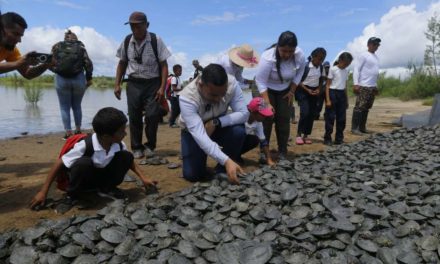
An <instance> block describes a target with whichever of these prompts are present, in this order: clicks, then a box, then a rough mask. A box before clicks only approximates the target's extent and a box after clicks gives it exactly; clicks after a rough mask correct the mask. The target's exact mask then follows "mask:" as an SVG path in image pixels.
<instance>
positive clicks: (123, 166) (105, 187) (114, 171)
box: [30, 107, 157, 213]
mask: <svg viewBox="0 0 440 264" xmlns="http://www.w3.org/2000/svg"><path fill="white" fill-rule="evenodd" d="M92 126H93V130H94V131H95V133H94V134H93V135H91V136H87V137H85V139H84V140H81V141H78V142H77V143H76V144H75V145H74V146H73V148H72V149H70V151H68V152H67V153H65V154H64V155H63V156H62V157H61V158H59V159H58V160H57V161H56V162H55V164H54V166H53V167H52V169H51V171H50V172H49V174H48V176H47V178H46V181H45V183H44V185H43V186H42V187H41V189H40V191H39V192H38V193H37V194H36V195H35V196H34V198H33V199H32V201H31V203H30V207H31V208H35V207H37V206H42V205H44V203H45V201H46V197H47V193H48V192H49V189H50V186H51V184H52V182H53V181H54V180H55V179H56V178H57V177H58V176H59V175H60V172H61V171H65V172H66V173H67V175H68V181H69V183H68V185H67V189H66V192H67V195H66V197H65V198H64V199H63V200H62V201H61V203H60V204H59V206H57V208H60V209H61V211H62V212H63V213H64V212H66V211H68V210H69V209H70V208H71V207H72V206H74V205H75V204H76V203H77V201H78V199H79V195H80V193H81V192H83V191H85V190H90V189H98V194H99V195H101V196H107V197H114V198H118V199H121V198H125V194H124V193H123V192H122V191H121V190H120V189H118V188H117V186H118V185H119V184H121V183H122V181H123V179H124V176H125V174H126V173H127V171H128V170H129V169H131V170H132V171H133V172H134V173H135V174H136V175H137V176H138V177H139V179H140V180H141V181H142V183H143V184H144V185H145V187H147V186H151V185H156V183H157V182H155V181H152V180H150V179H149V178H147V177H146V176H145V175H144V174H143V173H142V171H141V170H140V168H139V166H138V165H137V164H136V163H135V162H134V157H133V154H132V153H131V152H128V151H127V147H126V146H125V144H124V143H123V142H122V139H123V138H124V137H125V136H126V135H127V133H126V132H125V130H126V126H127V117H126V116H125V115H124V113H123V112H122V111H120V110H118V109H116V108H113V107H105V108H102V109H101V110H99V111H98V113H97V114H96V115H95V117H94V118H93V121H92ZM90 152H91V153H90ZM86 153H90V155H89V154H86ZM60 205H61V206H60Z"/></svg>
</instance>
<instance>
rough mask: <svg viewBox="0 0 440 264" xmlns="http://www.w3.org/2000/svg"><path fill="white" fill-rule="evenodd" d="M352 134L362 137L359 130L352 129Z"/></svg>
mask: <svg viewBox="0 0 440 264" xmlns="http://www.w3.org/2000/svg"><path fill="white" fill-rule="evenodd" d="M351 133H352V134H353V135H356V136H362V135H363V134H362V132H361V131H360V130H359V129H352V130H351Z"/></svg>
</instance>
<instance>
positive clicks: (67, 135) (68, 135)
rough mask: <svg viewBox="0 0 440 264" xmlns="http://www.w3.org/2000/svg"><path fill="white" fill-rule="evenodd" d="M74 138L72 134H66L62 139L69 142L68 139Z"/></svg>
mask: <svg viewBox="0 0 440 264" xmlns="http://www.w3.org/2000/svg"><path fill="white" fill-rule="evenodd" d="M71 136H72V134H67V133H66V134H64V137H62V138H61V139H62V140H67V139H68V138H70V137H71Z"/></svg>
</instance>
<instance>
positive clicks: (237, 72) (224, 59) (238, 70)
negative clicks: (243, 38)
mask: <svg viewBox="0 0 440 264" xmlns="http://www.w3.org/2000/svg"><path fill="white" fill-rule="evenodd" d="M218 64H220V65H221V66H223V68H224V69H225V71H226V73H227V74H230V75H232V76H234V77H235V79H236V80H237V81H238V82H239V83H240V86H244V85H245V83H244V78H243V67H240V66H238V65H235V64H233V63H232V62H231V60H230V59H229V55H228V54H223V55H222V56H221V57H220V59H219V60H218Z"/></svg>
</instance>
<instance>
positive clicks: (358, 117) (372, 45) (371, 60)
mask: <svg viewBox="0 0 440 264" xmlns="http://www.w3.org/2000/svg"><path fill="white" fill-rule="evenodd" d="M380 42H381V40H380V38H376V37H371V38H369V39H368V42H367V47H368V51H366V52H364V53H362V54H361V55H360V56H359V58H357V59H356V62H355V65H354V70H353V91H354V93H355V94H356V103H355V105H354V108H353V118H352V121H351V133H353V134H355V135H362V134H366V133H368V131H367V128H366V124H367V119H368V112H369V111H370V109H371V107H373V103H374V99H375V97H376V95H378V94H379V90H377V78H378V77H379V58H378V57H377V55H376V51H377V49H378V48H379V46H380Z"/></svg>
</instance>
